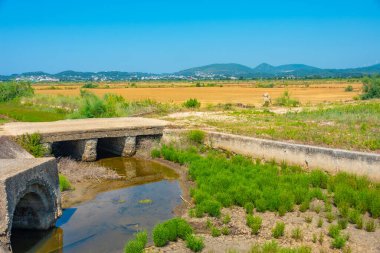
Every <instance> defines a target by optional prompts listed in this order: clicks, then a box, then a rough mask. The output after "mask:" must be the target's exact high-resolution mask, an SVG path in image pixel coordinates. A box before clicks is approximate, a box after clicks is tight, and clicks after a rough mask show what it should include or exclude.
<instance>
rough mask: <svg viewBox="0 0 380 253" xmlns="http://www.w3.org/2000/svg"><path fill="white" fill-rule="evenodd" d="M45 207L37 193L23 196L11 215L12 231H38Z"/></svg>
mask: <svg viewBox="0 0 380 253" xmlns="http://www.w3.org/2000/svg"><path fill="white" fill-rule="evenodd" d="M46 211H47V207H46V206H45V204H44V203H43V201H42V198H41V196H39V195H38V194H37V193H34V192H29V193H27V194H25V195H24V196H23V197H22V198H21V199H20V201H19V202H18V203H17V205H16V208H15V211H14V213H13V221H12V228H13V229H39V228H41V226H42V222H41V221H42V220H43V219H44V215H45V213H46Z"/></svg>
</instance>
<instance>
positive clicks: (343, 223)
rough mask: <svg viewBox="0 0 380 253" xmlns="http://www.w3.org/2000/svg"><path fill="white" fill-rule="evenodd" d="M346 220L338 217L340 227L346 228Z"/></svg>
mask: <svg viewBox="0 0 380 253" xmlns="http://www.w3.org/2000/svg"><path fill="white" fill-rule="evenodd" d="M347 223H348V222H347V220H346V219H339V220H338V225H339V227H340V228H341V229H346V228H347Z"/></svg>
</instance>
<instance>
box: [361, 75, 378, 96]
mask: <svg viewBox="0 0 380 253" xmlns="http://www.w3.org/2000/svg"><path fill="white" fill-rule="evenodd" d="M372 98H380V78H376V77H372V78H365V79H364V80H363V94H362V95H361V99H372Z"/></svg>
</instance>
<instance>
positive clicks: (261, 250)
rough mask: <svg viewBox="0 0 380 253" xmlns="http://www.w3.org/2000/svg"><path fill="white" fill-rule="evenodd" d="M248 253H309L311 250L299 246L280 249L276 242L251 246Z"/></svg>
mask: <svg viewBox="0 0 380 253" xmlns="http://www.w3.org/2000/svg"><path fill="white" fill-rule="evenodd" d="M248 252H249V253H285V252H286V253H311V248H310V247H308V246H300V247H295V248H289V247H281V246H279V245H278V243H277V242H276V241H274V240H273V241H269V242H266V243H265V244H262V245H260V244H255V245H254V246H252V248H251V249H250V251H248Z"/></svg>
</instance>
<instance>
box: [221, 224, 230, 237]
mask: <svg viewBox="0 0 380 253" xmlns="http://www.w3.org/2000/svg"><path fill="white" fill-rule="evenodd" d="M221 232H222V234H223V235H229V234H230V229H229V228H228V227H227V226H223V227H222V230H221Z"/></svg>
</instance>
